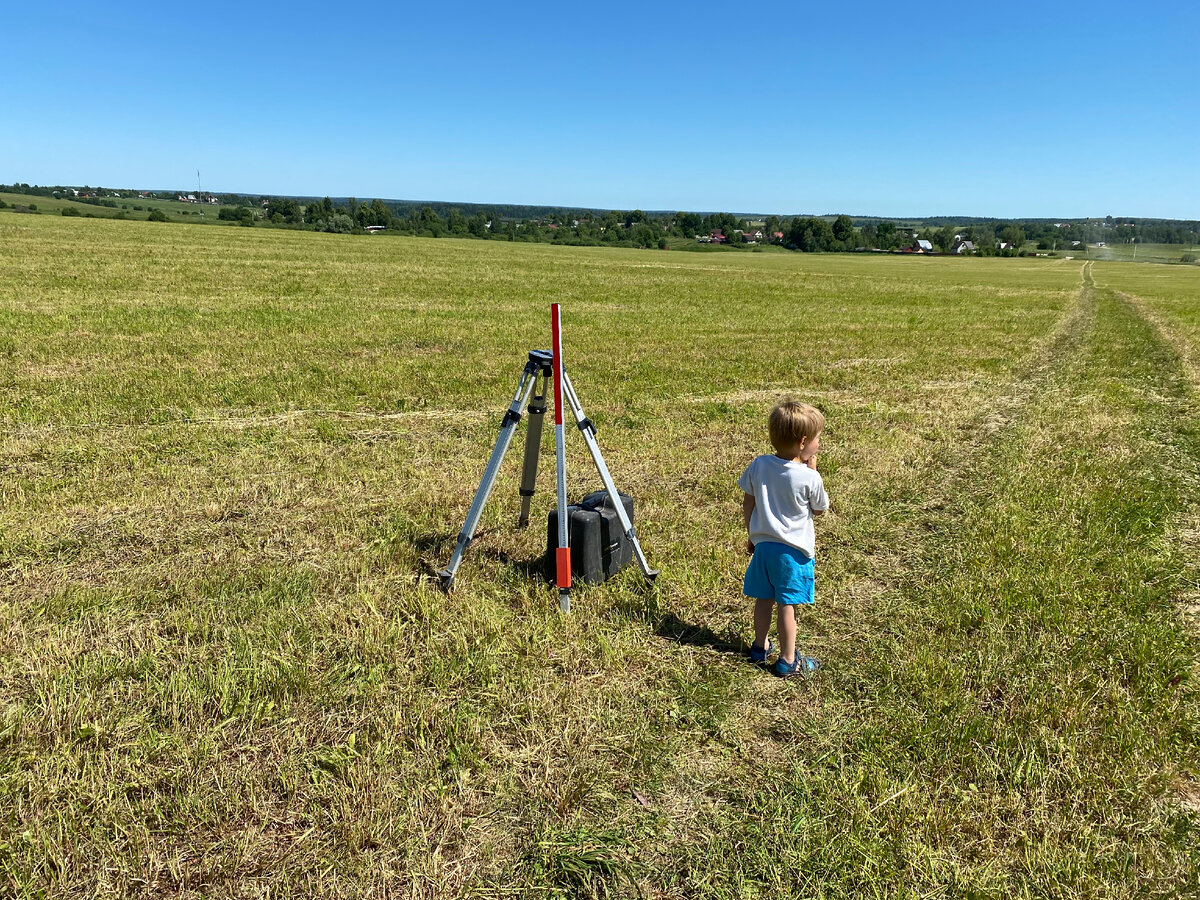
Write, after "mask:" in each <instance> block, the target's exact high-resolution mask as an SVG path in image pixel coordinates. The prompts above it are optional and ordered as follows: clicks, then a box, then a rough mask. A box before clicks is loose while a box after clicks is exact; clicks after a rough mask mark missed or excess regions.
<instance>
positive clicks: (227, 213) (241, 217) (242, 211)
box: [217, 206, 254, 228]
mask: <svg viewBox="0 0 1200 900" xmlns="http://www.w3.org/2000/svg"><path fill="white" fill-rule="evenodd" d="M217 218H218V219H220V220H222V221H225V222H236V223H237V224H238V225H244V226H246V227H247V228H249V227H250V226H252V225H253V224H254V211H253V210H252V209H250V208H249V207H247V206H222V207H221V208H220V210H218V211H217Z"/></svg>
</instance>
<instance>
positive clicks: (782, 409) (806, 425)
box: [767, 398, 825, 453]
mask: <svg viewBox="0 0 1200 900" xmlns="http://www.w3.org/2000/svg"><path fill="white" fill-rule="evenodd" d="M824 427H825V417H824V416H823V415H821V411H820V410H819V409H817V408H816V407H815V406H809V405H808V404H807V403H801V402H800V401H799V400H792V399H790V398H785V399H783V400H780V401H779V402H778V403H776V404H775V408H774V409H773V410H771V415H770V417H769V418H768V419H767V430H768V431H769V432H770V435H771V446H772V447H774V448H775V450H776V452H778V453H787V452H789V451H792V450H795V449H796V448H797V447H799V446H800V442H801V441H802V440H809V441H811V440H812V439H813V438H815V437H816V436H817V435H818V434H820V433H821V429H823V428H824Z"/></svg>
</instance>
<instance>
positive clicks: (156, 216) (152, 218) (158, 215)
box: [146, 209, 167, 222]
mask: <svg viewBox="0 0 1200 900" xmlns="http://www.w3.org/2000/svg"><path fill="white" fill-rule="evenodd" d="M146 221H147V222H165V221H167V214H166V213H165V212H163V211H162V210H161V209H152V210H150V214H149V215H148V216H146Z"/></svg>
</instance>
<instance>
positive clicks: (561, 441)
mask: <svg viewBox="0 0 1200 900" xmlns="http://www.w3.org/2000/svg"><path fill="white" fill-rule="evenodd" d="M550 332H551V339H552V341H553V344H554V345H553V347H552V348H551V353H552V355H553V358H554V362H553V365H554V456H555V461H556V462H557V466H556V468H557V469H558V550H557V552H556V554H555V570H556V576H557V577H556V579H555V580H556V582H557V583H558V605H559V606H560V607H561V608H562V611H563V612H565V613H569V612H570V611H571V545H570V524H569V522H568V521H567V520H568V517H569V516H568V512H567V441H566V434H565V433H564V431H563V428H564V425H563V420H564V418H565V414H564V410H565V404H564V403H563V380H564V379H563V358H562V326H561V324H560V322H559V313H558V304H557V303H551V304H550Z"/></svg>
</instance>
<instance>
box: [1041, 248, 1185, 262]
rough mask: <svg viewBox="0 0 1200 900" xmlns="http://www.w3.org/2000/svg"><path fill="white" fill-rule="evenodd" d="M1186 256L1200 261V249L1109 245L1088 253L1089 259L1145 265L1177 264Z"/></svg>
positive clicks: (1092, 249) (1089, 250) (1090, 249)
mask: <svg viewBox="0 0 1200 900" xmlns="http://www.w3.org/2000/svg"><path fill="white" fill-rule="evenodd" d="M1060 252H1061V251H1060ZM1067 252H1070V251H1067ZM1185 254H1188V255H1190V256H1191V257H1192V259H1193V261H1194V260H1196V259H1200V247H1189V246H1187V245H1186V244H1109V245H1107V246H1105V247H1095V246H1092V247H1089V248H1088V252H1087V256H1088V258H1089V259H1095V260H1109V261H1117V262H1144V263H1177V262H1179V261H1180V258H1181V257H1182V256H1184V255H1185ZM1078 255H1080V256H1082V254H1078Z"/></svg>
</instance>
